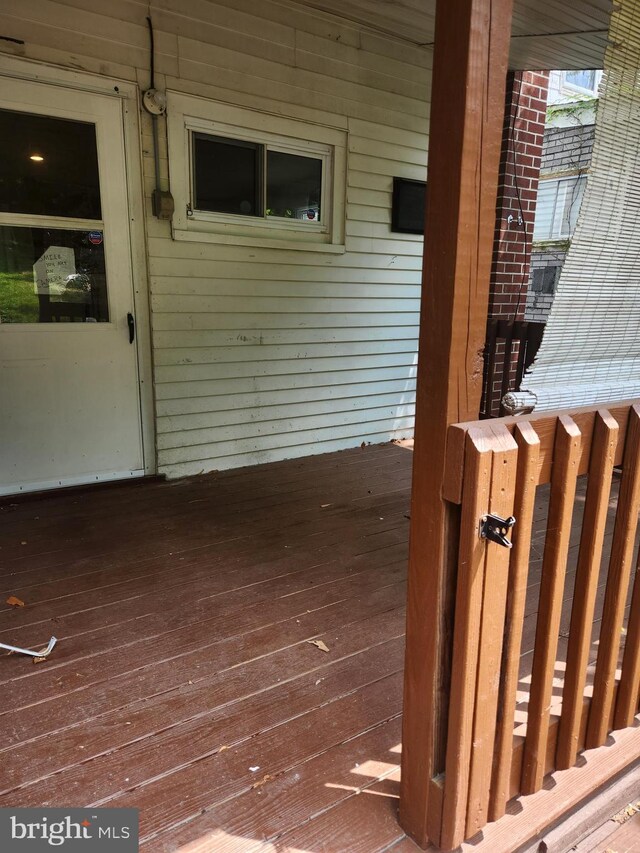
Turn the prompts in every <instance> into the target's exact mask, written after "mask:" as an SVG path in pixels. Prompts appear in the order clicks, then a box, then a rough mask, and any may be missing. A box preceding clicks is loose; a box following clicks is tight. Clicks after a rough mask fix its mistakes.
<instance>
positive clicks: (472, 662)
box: [432, 429, 493, 850]
mask: <svg viewBox="0 0 640 853" xmlns="http://www.w3.org/2000/svg"><path fill="white" fill-rule="evenodd" d="M492 455H493V454H492V450H491V442H490V441H488V440H487V436H486V430H485V431H481V430H479V429H476V430H470V431H469V432H468V433H467V436H466V442H465V458H464V472H465V474H464V485H463V492H462V510H461V519H460V549H459V557H458V580H457V589H456V604H455V624H454V638H453V654H452V663H451V688H450V699H449V725H448V734H447V754H446V763H445V777H444V791H443V805H442V824H441V832H440V839H439V846H440V847H442V848H443V849H445V850H451V849H453V848H454V847H457V846H458V845H459V844H460V843H461V842H462V841H463V840H464V836H465V827H466V814H467V800H468V792H469V766H470V763H471V748H472V739H473V715H474V710H475V701H476V673H477V666H478V637H479V633H480V617H481V611H482V593H483V584H484V567H485V558H486V552H487V542H486V540H483V539H480V537H479V536H478V520H479V518H480V516H481V515H482V514H483V513H485V512H486V511H487V507H488V505H489V494H490V485H491V463H492ZM432 840H434V841H436V843H438V841H437V840H436V839H432Z"/></svg>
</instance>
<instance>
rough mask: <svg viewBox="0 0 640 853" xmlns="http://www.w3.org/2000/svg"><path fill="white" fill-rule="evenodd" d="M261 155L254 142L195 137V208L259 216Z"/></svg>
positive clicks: (260, 205) (260, 210)
mask: <svg viewBox="0 0 640 853" xmlns="http://www.w3.org/2000/svg"><path fill="white" fill-rule="evenodd" d="M263 152H264V146H262V145H259V144H258V143H255V142H245V141H243V140H240V139H225V138H223V137H219V136H207V135H205V134H201V133H194V134H193V180H194V207H195V208H196V209H197V210H209V211H212V212H215V213H235V214H240V215H241V216H262V215H263V212H262V190H261V186H262V161H263V156H264V153H263Z"/></svg>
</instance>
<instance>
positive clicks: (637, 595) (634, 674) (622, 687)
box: [613, 552, 640, 729]
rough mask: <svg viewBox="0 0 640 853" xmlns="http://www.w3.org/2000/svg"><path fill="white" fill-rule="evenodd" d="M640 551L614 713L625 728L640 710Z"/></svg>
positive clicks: (617, 726) (615, 725) (615, 723)
mask: <svg viewBox="0 0 640 853" xmlns="http://www.w3.org/2000/svg"><path fill="white" fill-rule="evenodd" d="M639 573H640V552H639V553H638V562H637V564H636V573H635V581H634V586H633V596H632V598H631V611H630V613H629V623H628V625H627V637H626V642H625V647H624V657H623V658H622V672H621V675H620V684H619V686H618V695H617V698H616V709H615V713H614V715H613V728H614V729H624V728H626V727H627V726H630V725H631V724H632V723H633V718H634V717H635V715H636V713H637V711H638V691H640V581H638V575H639Z"/></svg>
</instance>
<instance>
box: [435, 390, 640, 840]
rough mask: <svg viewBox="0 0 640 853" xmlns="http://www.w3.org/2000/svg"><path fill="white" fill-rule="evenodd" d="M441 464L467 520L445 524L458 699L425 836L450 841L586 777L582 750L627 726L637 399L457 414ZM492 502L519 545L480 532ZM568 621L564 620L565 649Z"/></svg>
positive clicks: (634, 656)
mask: <svg viewBox="0 0 640 853" xmlns="http://www.w3.org/2000/svg"><path fill="white" fill-rule="evenodd" d="M446 459H447V473H446V477H445V482H444V487H443V492H444V497H445V499H446V500H447V501H448V502H450V503H451V504H452V505H454V506H456V507H457V508H458V513H459V516H458V517H459V524H452V525H451V526H450V529H451V531H452V532H451V533H450V538H451V542H450V543H449V547H450V549H451V551H452V553H453V554H454V559H453V560H452V561H451V565H452V576H451V578H450V583H449V588H450V601H451V611H452V614H453V616H452V627H451V634H450V647H449V650H448V653H446V654H443V655H442V660H443V661H444V662H445V663H444V664H443V665H444V666H445V668H446V671H445V672H443V673H441V680H442V682H443V683H445V684H448V685H449V706H448V715H447V717H446V722H447V725H446V732H445V733H444V740H445V742H444V743H440V744H436V747H435V748H436V751H437V754H438V755H439V756H440V758H439V760H436V761H435V762H434V763H435V765H436V771H439V772H437V773H436V775H434V776H433V778H432V780H431V790H430V794H429V810H430V838H431V840H432V841H433V842H434V843H436V844H439V846H440V847H441V848H442V849H444V850H452V849H454V848H455V847H457V846H458V845H459V844H460V843H461V842H462V841H463V840H465V839H469V838H471V837H472V836H473V835H474V834H475V833H477V832H478V831H479V830H481V829H482V828H483V827H484V826H485V825H486V824H487V822H489V821H495V820H497V819H499V818H500V817H501V816H502V815H504V813H505V810H506V806H507V802H508V801H509V800H510V799H511V798H513V797H515V796H520V795H525V794H531V793H534V792H536V791H538V790H540V788H541V787H542V785H543V782H544V779H545V776H546V775H547V774H549V773H550V772H554V771H558V770H566V771H567V772H569V773H573V774H580V773H581V772H585V771H583V770H582V769H581V768H580V767H578V766H576V765H577V762H578V756H579V753H580V752H581V751H583V750H588V749H590V748H592V747H598V746H601V745H602V744H603V743H604V742H605V740H606V739H607V736H608V734H609V733H610V732H612V731H615V730H617V729H622V728H625V727H627V726H630V725H631V724H632V723H633V722H634V718H635V715H636V714H637V712H638V708H639V694H640V582H639V583H637V584H635V586H633V580H632V566H633V557H634V548H635V545H636V533H637V527H638V513H639V512H640V402H625V403H620V404H615V405H613V406H610V407H609V408H608V410H607V409H604V408H603V409H598V410H593V409H590V410H587V409H583V410H579V411H576V412H572V413H569V412H562V413H551V414H541V415H535V414H532V415H528V416H524V417H522V418H502V419H498V420H491V421H487V420H483V421H476V422H474V423H467V424H456V425H454V426H452V427H450V428H449V433H448V440H447V453H446ZM614 468H615V469H616V470H614ZM612 485H613V488H612ZM576 495H578V497H579V500H578V502H577V503H576ZM576 506H579V511H577V510H576ZM541 507H542V509H541ZM545 512H546V523H545V521H544V515H545ZM486 513H491V514H494V515H497V516H500V517H502V518H504V519H506V518H507V517H508V516H511V515H513V516H515V518H516V523H515V526H514V527H513V530H512V534H511V541H512V547H511V548H508V547H505V546H504V545H500V544H498V543H496V542H494V541H491V540H489V539H486V538H481V536H480V535H479V524H480V519H481V517H482V516H483V515H485V514H486ZM580 514H581V515H582V521H581V523H576V519H578V521H579V515H580ZM532 536H535V544H536V552H538V550H539V552H540V553H541V554H542V556H541V558H538V561H539V562H540V563H541V571H540V575H539V593H538V594H537V616H536V617H535V618H536V625H535V639H534V640H533V650H532V654H531V655H529V657H531V658H532V664H531V665H530V666H529V667H528V669H527V668H526V667H524V669H523V659H522V658H521V651H522V643H523V631H524V625H525V614H526V612H527V606H529V609H530V603H529V604H527V594H528V593H527V588H528V581H529V573H530V565H531V562H532V560H531V558H532ZM605 540H606V547H605ZM570 550H571V553H572V554H577V556H576V558H575V560H574V562H573V564H572V569H571V572H573V571H574V569H575V584H574V586H573V591H572V594H571V592H570V593H569V596H568V597H567V584H566V581H567V565H568V559H569V553H570ZM632 586H633V592H632V598H631V603H630V606H628V601H629V595H630V594H631V587H632ZM569 587H570V584H569ZM530 594H531V588H530V590H529V596H530ZM597 601H598V602H599V604H598V612H597V613H596V603H597ZM567 607H569V608H570V620H569V622H567V618H568V614H567ZM596 616H598V617H599V620H598V621H597V622H596V624H595V628H594V618H595V617H596ZM625 618H627V619H628V621H627V623H626V629H625V628H624V624H625ZM561 619H562V620H563V623H564V624H565V625H566V624H568V625H569V627H568V631H567V630H566V628H565V630H564V631H563V634H562V649H563V651H562V654H560V655H559V635H560V628H561ZM598 626H599V630H598ZM625 631H626V635H625ZM594 640H597V641H598V642H594ZM443 642H444V638H443ZM523 672H524V673H525V675H526V677H525V678H523ZM523 684H525V685H528V697H527V701H526V702H523V697H522V694H523ZM517 705H518V707H519V708H521V709H522V708H523V706H524V705H526V706H527V707H526V727H525V729H524V734H517V733H516V732H515V714H516V706H517ZM638 758H640V751H639V754H638V755H635V754H634V755H629V756H628V759H629V763H631V762H632V761H635V760H636V759H638ZM438 765H439V766H438ZM587 772H591V771H590V770H588V771H587Z"/></svg>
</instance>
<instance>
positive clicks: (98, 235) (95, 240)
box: [89, 231, 102, 246]
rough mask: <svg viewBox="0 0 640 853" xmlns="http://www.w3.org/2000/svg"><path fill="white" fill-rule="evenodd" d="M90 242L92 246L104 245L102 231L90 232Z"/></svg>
mask: <svg viewBox="0 0 640 853" xmlns="http://www.w3.org/2000/svg"><path fill="white" fill-rule="evenodd" d="M89 242H90V243H91V245H92V246H99V245H100V244H101V243H102V231H89Z"/></svg>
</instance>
